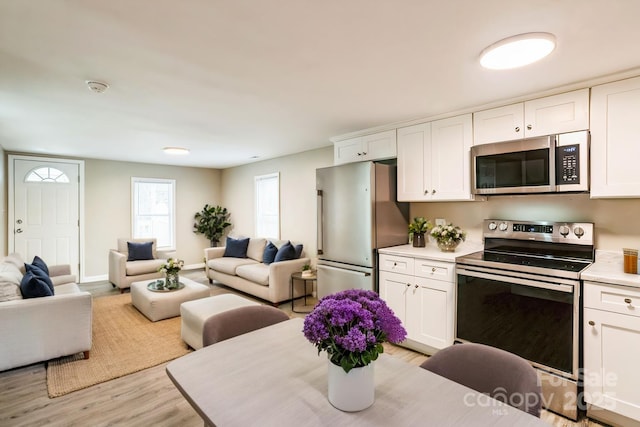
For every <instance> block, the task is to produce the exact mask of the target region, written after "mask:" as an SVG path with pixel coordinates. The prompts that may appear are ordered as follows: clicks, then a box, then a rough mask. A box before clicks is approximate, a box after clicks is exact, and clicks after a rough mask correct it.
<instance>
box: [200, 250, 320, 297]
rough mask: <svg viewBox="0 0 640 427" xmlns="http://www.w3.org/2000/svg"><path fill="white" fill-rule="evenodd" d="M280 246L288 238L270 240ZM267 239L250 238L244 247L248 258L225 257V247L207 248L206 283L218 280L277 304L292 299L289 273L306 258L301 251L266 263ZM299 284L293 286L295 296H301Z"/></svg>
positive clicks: (306, 262) (307, 261) (296, 269)
mask: <svg viewBox="0 0 640 427" xmlns="http://www.w3.org/2000/svg"><path fill="white" fill-rule="evenodd" d="M272 242H273V243H274V244H275V245H276V246H277V247H280V246H281V245H282V244H284V243H286V242H287V240H272ZM266 245H267V240H266V239H263V238H251V239H250V240H249V246H248V248H247V258H233V257H225V256H223V255H224V252H225V248H224V247H216V248H207V249H205V250H204V258H205V273H206V274H207V277H208V278H209V282H211V281H212V280H217V281H218V282H220V283H222V284H224V285H227V286H229V287H232V288H234V289H237V290H239V291H242V292H246V293H248V294H250V295H253V296H255V297H257V298H260V299H263V300H266V301H269V302H271V303H272V304H274V305H276V304H278V303H280V302H282V301H287V300H290V299H291V297H292V296H291V275H292V274H293V273H295V272H296V271H302V266H303V265H305V264H309V258H306V257H304V252H302V253H301V255H300V257H299V258H297V259H292V260H288V261H279V262H272V263H271V264H269V265H267V264H264V263H263V262H262V260H263V254H264V250H265V247H266ZM299 288H303V287H300V286H296V289H295V291H296V294H295V297H299V296H303V294H302V292H303V290H302V289H299Z"/></svg>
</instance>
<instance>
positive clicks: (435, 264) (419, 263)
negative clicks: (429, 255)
mask: <svg viewBox="0 0 640 427" xmlns="http://www.w3.org/2000/svg"><path fill="white" fill-rule="evenodd" d="M454 267H455V264H453V263H450V262H439V261H431V260H428V259H416V261H415V267H414V269H415V271H414V275H416V276H417V277H424V278H427V279H435V280H442V281H445V282H453V275H454V270H455V268H454Z"/></svg>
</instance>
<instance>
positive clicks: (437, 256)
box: [378, 239, 483, 262]
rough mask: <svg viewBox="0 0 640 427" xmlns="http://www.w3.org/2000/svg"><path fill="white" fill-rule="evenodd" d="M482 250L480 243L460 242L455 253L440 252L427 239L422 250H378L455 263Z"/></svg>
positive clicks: (412, 248) (393, 248)
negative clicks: (457, 259)
mask: <svg viewBox="0 0 640 427" xmlns="http://www.w3.org/2000/svg"><path fill="white" fill-rule="evenodd" d="M482 249H483V247H482V243H480V242H470V241H467V242H462V243H461V244H460V245H459V246H458V247H457V248H456V251H455V252H442V251H441V250H440V249H439V248H438V245H437V244H436V242H435V241H434V240H431V239H429V241H428V242H427V244H426V245H425V247H424V248H414V247H413V245H400V246H391V247H389V248H382V249H378V252H379V253H381V254H389V255H398V256H410V257H414V258H425V259H430V260H434V261H445V262H455V260H456V257H459V256H462V255H467V254H470V253H472V252H478V251H481V250H482Z"/></svg>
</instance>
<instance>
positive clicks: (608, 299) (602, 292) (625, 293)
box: [584, 282, 640, 317]
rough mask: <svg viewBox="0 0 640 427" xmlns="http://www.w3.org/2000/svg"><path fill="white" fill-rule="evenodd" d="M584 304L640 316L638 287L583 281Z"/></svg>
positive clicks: (639, 290)
mask: <svg viewBox="0 0 640 427" xmlns="http://www.w3.org/2000/svg"><path fill="white" fill-rule="evenodd" d="M584 306H585V307H589V308H595V309H599V310H606V311H611V312H613V313H621V314H628V315H631V316H638V317H640V289H634V288H628V287H625V286H609V285H601V284H597V283H593V282H585V284H584Z"/></svg>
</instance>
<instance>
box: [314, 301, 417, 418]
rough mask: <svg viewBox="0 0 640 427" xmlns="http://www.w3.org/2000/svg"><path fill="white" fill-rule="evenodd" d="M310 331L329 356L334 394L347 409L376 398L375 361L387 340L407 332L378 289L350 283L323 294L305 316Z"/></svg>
mask: <svg viewBox="0 0 640 427" xmlns="http://www.w3.org/2000/svg"><path fill="white" fill-rule="evenodd" d="M303 333H304V336H305V337H306V338H307V340H309V342H311V343H312V344H313V345H315V346H316V347H317V348H318V354H320V352H322V351H323V350H324V351H326V352H327V356H328V359H329V363H328V366H329V370H328V386H329V387H328V399H329V402H331V404H332V405H333V406H335V407H336V408H338V409H341V410H343V411H359V410H362V409H365V408H367V407H369V406H370V405H371V404H373V400H374V394H375V393H374V381H373V365H371V363H372V362H373V361H374V360H376V359H377V358H378V355H379V354H380V353H383V352H384V348H383V347H382V343H384V342H392V343H395V344H397V343H400V342H402V341H403V340H404V339H405V338H406V335H407V332H406V331H405V329H404V327H403V326H402V323H401V322H400V319H398V318H397V317H396V316H395V314H394V313H393V311H392V310H391V309H390V308H389V307H388V306H387V304H386V303H385V302H384V300H382V299H381V298H380V297H379V296H378V294H377V293H375V292H373V291H368V290H365V289H349V290H346V291H341V292H338V293H335V294H331V295H327V296H326V297H324V298H322V299H320V301H318V304H317V305H316V307H315V308H314V309H313V311H312V312H311V313H310V314H309V315H307V317H306V318H305V319H304V327H303Z"/></svg>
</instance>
